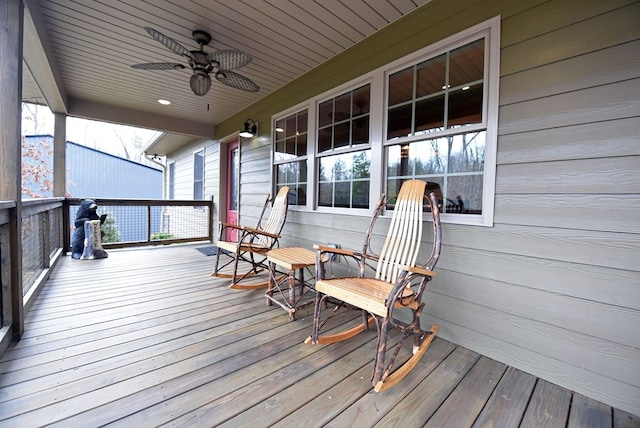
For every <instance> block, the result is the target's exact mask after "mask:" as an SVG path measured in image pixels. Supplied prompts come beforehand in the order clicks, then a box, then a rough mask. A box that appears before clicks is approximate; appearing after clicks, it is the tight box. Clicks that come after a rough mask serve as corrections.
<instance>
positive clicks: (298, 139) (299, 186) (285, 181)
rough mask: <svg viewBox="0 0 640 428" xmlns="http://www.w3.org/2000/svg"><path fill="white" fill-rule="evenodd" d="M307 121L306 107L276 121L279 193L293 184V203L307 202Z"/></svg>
mask: <svg viewBox="0 0 640 428" xmlns="http://www.w3.org/2000/svg"><path fill="white" fill-rule="evenodd" d="M307 121H308V111H307V110H306V109H305V110H302V111H300V112H297V113H294V114H291V115H289V116H286V117H284V118H281V119H278V120H276V121H275V126H274V161H275V165H274V168H275V170H276V172H275V175H276V192H277V190H279V189H280V188H282V187H283V186H285V185H286V186H289V204H290V205H306V203H307V161H306V159H305V158H306V156H307ZM301 158H302V159H301Z"/></svg>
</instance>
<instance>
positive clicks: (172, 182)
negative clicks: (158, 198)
mask: <svg viewBox="0 0 640 428" xmlns="http://www.w3.org/2000/svg"><path fill="white" fill-rule="evenodd" d="M175 188H176V163H175V162H171V163H170V164H169V199H175Z"/></svg>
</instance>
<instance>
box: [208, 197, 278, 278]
mask: <svg viewBox="0 0 640 428" xmlns="http://www.w3.org/2000/svg"><path fill="white" fill-rule="evenodd" d="M288 192H289V187H287V186H284V187H282V188H280V190H279V191H278V194H277V195H276V198H275V199H274V200H273V205H272V207H271V210H270V212H269V218H268V219H267V221H266V222H265V223H264V225H263V224H262V222H263V217H264V215H265V212H266V211H267V207H268V206H269V205H270V204H271V202H272V199H271V197H270V196H267V200H266V201H265V203H264V207H263V208H262V213H261V214H260V219H259V220H258V224H257V225H256V227H248V226H241V225H236V224H230V223H225V222H222V221H221V222H220V233H219V235H218V242H217V246H218V252H217V254H216V265H215V270H214V271H213V272H212V273H211V276H216V277H219V278H231V285H229V287H230V288H238V289H254V288H261V287H266V286H267V285H268V284H269V281H268V279H267V280H265V281H264V282H260V283H257V284H256V283H253V284H246V283H244V284H240V282H241V281H243V280H245V279H247V278H250V277H252V276H254V275H257V274H258V273H260V272H261V271H263V270H265V269H268V265H267V262H266V260H267V253H268V252H269V250H271V249H273V248H277V247H278V239H279V238H280V233H281V232H282V228H283V227H284V222H285V220H286V218H287V210H288V208H289V204H288V199H287V194H288ZM229 230H236V231H237V233H238V241H237V242H234V241H229V240H226V236H227V231H229ZM221 257H228V260H226V261H225V262H223V263H222V264H221V263H220V258H221ZM240 261H243V262H246V263H248V264H249V265H250V269H249V270H248V271H247V272H244V273H238V264H239V262H240ZM227 266H231V268H232V270H233V272H232V273H222V272H221V271H222V270H223V269H224V268H226V267H227Z"/></svg>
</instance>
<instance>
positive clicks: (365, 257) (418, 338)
mask: <svg viewBox="0 0 640 428" xmlns="http://www.w3.org/2000/svg"><path fill="white" fill-rule="evenodd" d="M425 187H426V183H425V182H424V181H421V180H409V181H405V182H404V183H403V184H402V187H401V189H400V192H399V194H398V197H397V200H396V201H395V205H394V206H393V209H394V211H393V216H392V218H391V221H390V224H389V231H388V234H387V237H386V240H385V242H384V245H383V246H382V250H381V252H380V255H376V254H374V253H373V252H372V250H371V235H372V232H373V229H374V225H375V222H376V220H377V218H378V216H379V215H380V213H381V212H382V210H383V209H384V208H385V206H386V205H387V203H388V201H387V199H386V197H385V195H383V196H382V197H381V198H380V201H378V205H377V207H376V211H375V213H374V215H373V217H372V218H371V223H370V225H369V229H368V232H367V236H366V238H365V242H364V247H363V250H362V252H361V253H359V252H355V251H350V250H345V249H336V248H328V247H322V246H316V247H315V248H316V257H317V260H318V263H317V264H316V284H315V288H316V292H317V297H316V302H315V313H314V320H313V330H312V334H311V336H310V337H309V338H307V339H306V340H305V343H333V342H338V341H341V340H345V339H348V338H350V337H353V336H355V335H356V334H358V333H360V332H362V331H364V330H367V329H368V327H369V325H370V324H371V323H373V322H374V321H375V323H376V327H377V330H378V343H377V351H376V354H375V358H374V369H373V374H372V378H371V380H372V383H373V386H374V389H375V391H376V392H380V391H383V390H385V389H387V388H389V387H391V386H393V385H394V384H396V383H397V382H398V381H399V380H401V379H402V378H404V377H405V376H406V375H407V374H408V373H409V372H410V371H411V370H412V369H413V368H414V367H415V365H416V364H417V363H418V361H419V360H420V358H421V357H422V355H423V354H424V353H425V351H426V350H427V347H428V346H429V344H430V343H431V341H432V340H433V338H434V336H435V334H436V332H437V331H438V326H437V325H435V324H434V325H433V326H432V327H431V329H430V330H428V331H425V330H422V329H421V327H420V315H421V313H422V309H423V307H424V303H422V297H423V294H424V291H425V288H426V285H427V283H428V282H429V281H430V280H431V278H432V277H433V276H435V272H434V271H433V269H434V267H435V265H436V263H437V261H438V258H439V256H440V246H441V234H442V232H441V227H440V213H439V208H438V200H437V197H436V195H435V193H433V192H432V193H431V194H430V195H429V197H428V198H425ZM425 200H426V201H427V202H428V205H429V207H430V209H431V214H432V217H433V248H432V249H431V253H430V256H429V259H428V260H427V261H426V262H425V263H424V264H422V265H416V259H417V256H418V251H419V248H420V244H421V240H422V223H423V221H422V213H423V204H424V202H425ZM331 253H333V254H339V255H341V256H345V257H351V258H354V259H356V260H357V261H358V268H359V272H358V276H357V277H350V278H331V279H327V278H325V271H324V264H323V263H320V262H319V261H320V260H322V258H324V257H327V255H330V254H331ZM373 268H375V277H366V276H365V274H366V273H367V271H370V270H372V269H373ZM369 276H371V275H369ZM336 301H337V304H336V306H335V307H334V309H333V310H331V312H330V313H329V315H328V316H326V318H324V319H321V310H322V308H323V307H325V308H327V306H328V303H329V302H331V303H334V302H336ZM341 307H348V308H351V309H354V308H355V309H361V310H362V311H363V312H362V314H363V319H362V323H361V324H360V323H359V324H357V325H356V326H355V327H353V328H351V329H348V330H346V331H343V332H341V333H337V334H333V335H325V336H321V335H320V329H321V328H322V327H323V326H324V325H325V323H326V322H327V320H328V319H329V318H331V317H332V316H333V315H334V314H335V313H336V312H337V311H338V309H339V308H341ZM398 308H408V309H410V310H411V312H412V316H413V320H412V321H411V322H410V323H406V322H403V321H401V320H399V319H398V318H397V314H396V316H395V317H394V310H397V309H398ZM327 310H328V308H327ZM397 312H400V311H397ZM405 312H406V311H405ZM406 315H408V314H405V318H406ZM391 328H395V329H397V330H398V331H399V332H400V339H399V341H398V342H397V343H396V345H395V350H394V351H393V354H392V355H391V357H390V359H389V361H388V364H387V365H386V367H385V361H386V353H387V333H388V331H389V329H391ZM407 338H412V339H413V349H412V351H413V355H412V356H411V357H409V359H408V360H407V361H406V362H405V363H404V364H403V365H401V366H400V367H398V368H396V369H395V371H393V372H392V370H393V365H394V362H395V360H396V357H397V356H398V353H399V351H400V349H401V347H402V343H403V342H404V340H405V339H407ZM392 349H393V347H391V348H389V351H391V350H392Z"/></svg>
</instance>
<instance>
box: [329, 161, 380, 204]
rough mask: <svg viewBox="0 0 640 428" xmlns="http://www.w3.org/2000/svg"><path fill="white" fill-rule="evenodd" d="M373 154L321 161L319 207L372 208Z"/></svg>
mask: <svg viewBox="0 0 640 428" xmlns="http://www.w3.org/2000/svg"><path fill="white" fill-rule="evenodd" d="M370 156H371V153H370V150H364V151H360V152H357V153H344V154H340V155H335V156H325V157H322V158H320V162H319V177H320V180H319V181H320V185H319V188H318V205H320V206H324V207H345V208H368V207H369V181H370V175H371V171H370V167H371V157H370Z"/></svg>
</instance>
